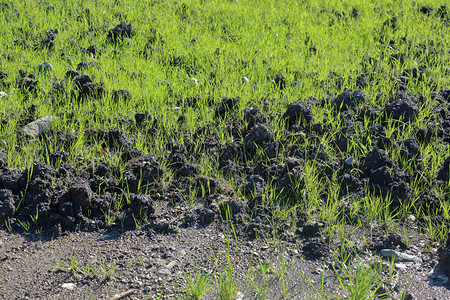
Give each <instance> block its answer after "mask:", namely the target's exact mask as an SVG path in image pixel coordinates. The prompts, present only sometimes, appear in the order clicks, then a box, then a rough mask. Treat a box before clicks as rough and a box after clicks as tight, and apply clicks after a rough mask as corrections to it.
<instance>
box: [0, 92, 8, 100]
mask: <svg viewBox="0 0 450 300" xmlns="http://www.w3.org/2000/svg"><path fill="white" fill-rule="evenodd" d="M3 97H8V94H7V93H5V92H3V91H0V98H3Z"/></svg>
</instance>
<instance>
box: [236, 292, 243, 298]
mask: <svg viewBox="0 0 450 300" xmlns="http://www.w3.org/2000/svg"><path fill="white" fill-rule="evenodd" d="M243 299H244V294H243V293H241V292H237V294H236V298H234V300H243Z"/></svg>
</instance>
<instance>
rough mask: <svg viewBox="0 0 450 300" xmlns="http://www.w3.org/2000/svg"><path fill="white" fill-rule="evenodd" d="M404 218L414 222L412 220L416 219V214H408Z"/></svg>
mask: <svg viewBox="0 0 450 300" xmlns="http://www.w3.org/2000/svg"><path fill="white" fill-rule="evenodd" d="M406 220H408V221H411V222H414V221H415V220H416V216H414V215H409V216H408V217H407V218H406Z"/></svg>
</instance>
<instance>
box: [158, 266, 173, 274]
mask: <svg viewBox="0 0 450 300" xmlns="http://www.w3.org/2000/svg"><path fill="white" fill-rule="evenodd" d="M158 274H159V275H163V276H169V275H170V270H169V269H165V268H163V269H160V270H159V271H158Z"/></svg>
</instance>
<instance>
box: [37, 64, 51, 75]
mask: <svg viewBox="0 0 450 300" xmlns="http://www.w3.org/2000/svg"><path fill="white" fill-rule="evenodd" d="M37 68H38V74H43V73H48V72H50V71H54V70H55V69H54V68H53V66H52V65H51V64H50V63H48V62H43V63H42V64H39V65H38V67H37Z"/></svg>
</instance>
